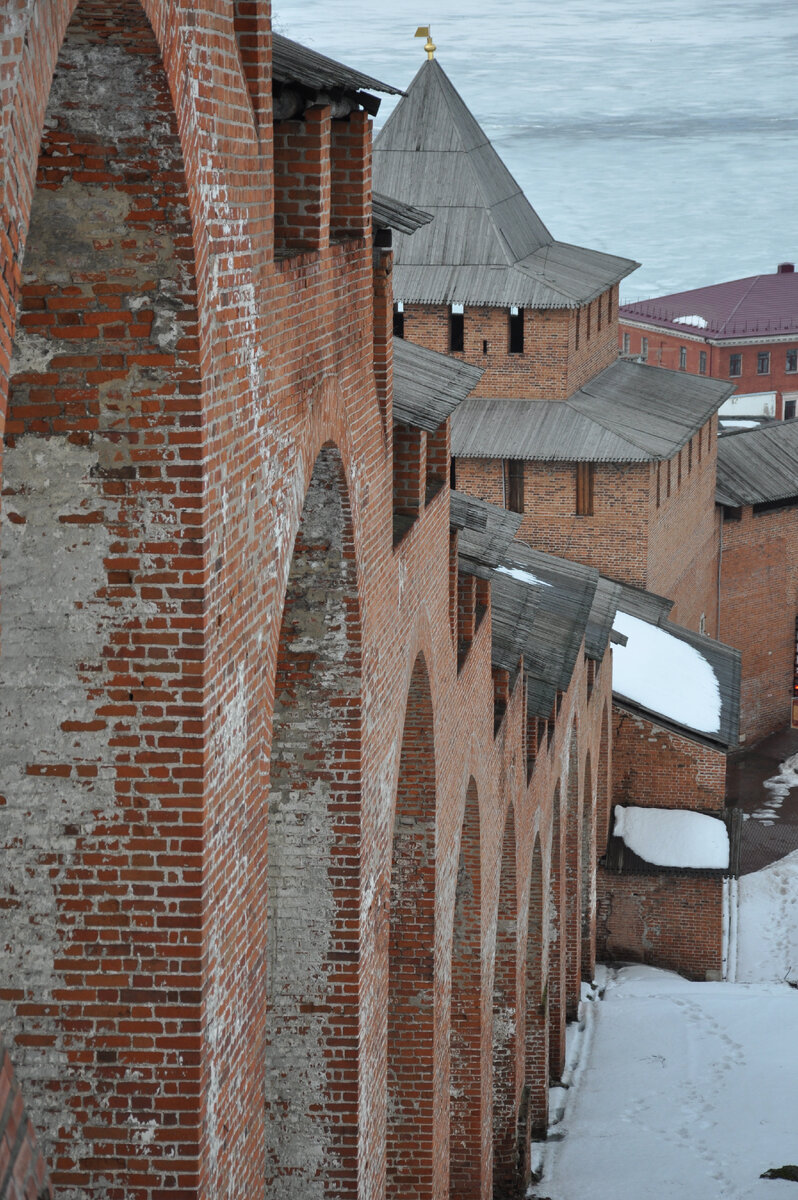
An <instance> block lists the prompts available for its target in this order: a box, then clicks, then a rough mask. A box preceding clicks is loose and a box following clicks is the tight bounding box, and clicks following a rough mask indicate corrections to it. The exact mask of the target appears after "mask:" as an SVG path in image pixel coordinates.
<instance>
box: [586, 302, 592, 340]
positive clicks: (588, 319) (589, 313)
mask: <svg viewBox="0 0 798 1200" xmlns="http://www.w3.org/2000/svg"><path fill="white" fill-rule="evenodd" d="M592 307H593V305H592V304H588V306H587V329H586V331H585V340H586V341H588V342H589V341H590V318H591V315H592V314H591V309H592Z"/></svg>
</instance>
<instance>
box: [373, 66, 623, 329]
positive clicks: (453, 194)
mask: <svg viewBox="0 0 798 1200" xmlns="http://www.w3.org/2000/svg"><path fill="white" fill-rule="evenodd" d="M374 183H375V187H376V188H378V189H379V190H380V191H381V192H385V193H387V194H388V195H391V196H395V197H396V198H397V199H399V200H403V201H405V202H406V203H410V204H414V205H417V206H418V207H419V208H423V209H425V210H426V211H428V212H431V213H432V214H433V218H434V219H433V221H432V222H431V224H430V225H428V226H427V227H425V228H424V229H420V230H418V231H417V232H416V233H414V234H413V236H412V238H411V237H402V236H399V237H397V239H396V242H397V245H396V253H395V264H394V276H393V283H394V295H395V296H396V298H397V300H403V301H407V302H416V303H428V304H440V303H445V304H453V303H454V304H458V303H459V304H486V305H496V306H501V307H505V306H509V305H519V306H522V307H530V308H572V307H576V306H577V305H579V304H585V303H587V302H588V301H589V300H591V299H593V297H594V296H598V295H599V294H600V293H601V292H603V291H605V290H606V289H607V288H608V287H609V286H610V285H611V284H612V283H615V282H617V281H618V280H619V279H622V278H623V277H624V276H625V275H627V274H628V273H629V272H630V271H632V270H634V268H635V266H636V265H637V264H636V263H634V262H632V261H631V260H629V259H625V258H617V257H616V256H614V255H610V254H601V253H599V252H598V251H594V250H584V249H582V248H580V247H578V246H571V245H568V244H566V243H564V242H557V241H555V239H554V238H553V237H552V235H551V234H550V233H549V231H548V229H547V228H546V226H545V225H544V224H543V222H542V221H541V219H540V217H539V216H538V214H537V213H536V212H535V210H534V208H533V207H532V205H531V204H530V203H529V201H528V200H527V198H526V196H525V195H524V193H523V192H522V191H521V188H520V187H519V186H518V184H517V182H516V181H515V179H514V178H513V176H512V175H511V174H510V172H509V171H508V170H507V168H506V166H505V165H504V163H503V162H502V160H501V159H500V158H499V155H498V154H497V153H496V151H495V150H494V148H493V146H492V145H491V143H490V141H489V140H488V137H487V136H486V134H485V133H484V131H483V130H482V129H481V128H480V126H479V124H478V122H477V121H476V120H475V118H474V116H473V115H472V114H471V112H470V111H469V110H468V108H467V106H466V104H465V103H464V101H463V99H462V97H461V96H460V95H459V93H458V92H457V91H456V89H455V88H454V86H453V85H452V83H451V80H450V79H449V77H448V76H447V74H446V72H445V71H444V70H443V68H442V67H441V65H440V63H439V62H437V60H434V59H433V60H432V61H428V62H425V63H424V65H423V66H422V67H421V69H420V70H419V71H418V73H417V75H416V77H415V79H414V80H413V82H412V83H411V84H410V87H409V88H408V90H407V94H406V95H405V96H404V98H403V99H402V100H401V101H400V102H399V104H398V105H397V107H396V109H395V110H394V112H393V113H392V114H391V116H390V117H389V119H388V121H387V122H386V124H385V127H384V129H383V130H382V131H381V132H380V134H379V136H378V137H377V139H376V142H375V145H374Z"/></svg>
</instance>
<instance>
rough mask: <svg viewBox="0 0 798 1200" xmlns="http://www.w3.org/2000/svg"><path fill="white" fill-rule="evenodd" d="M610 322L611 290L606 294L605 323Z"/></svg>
mask: <svg viewBox="0 0 798 1200" xmlns="http://www.w3.org/2000/svg"><path fill="white" fill-rule="evenodd" d="M611 320H612V288H610V290H609V291H608V292H607V322H608V323H609V322H610V321H611Z"/></svg>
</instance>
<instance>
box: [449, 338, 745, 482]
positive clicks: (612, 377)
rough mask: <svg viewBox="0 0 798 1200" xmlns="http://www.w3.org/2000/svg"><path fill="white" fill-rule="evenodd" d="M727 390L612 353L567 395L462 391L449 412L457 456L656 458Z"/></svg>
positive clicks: (676, 445)
mask: <svg viewBox="0 0 798 1200" xmlns="http://www.w3.org/2000/svg"><path fill="white" fill-rule="evenodd" d="M733 390H734V385H733V384H730V383H724V382H721V381H720V380H717V379H710V378H707V377H705V376H701V375H688V374H686V373H685V372H684V371H669V370H666V369H665V368H664V367H654V366H649V365H647V364H645V363H636V362H628V361H626V360H624V359H618V360H617V361H616V362H614V363H612V364H611V365H610V366H609V367H606V368H605V369H604V370H603V371H600V372H599V374H598V375H596V376H595V377H594V378H593V379H591V380H590V382H589V383H586V384H585V386H584V387H582V388H580V389H579V391H577V392H574V394H573V395H572V396H571V397H570V398H569V399H568V400H546V399H545V398H542V399H529V400H504V399H497V400H493V399H486V398H483V397H480V398H476V397H473V396H469V397H468V399H467V400H465V401H464V402H463V403H462V404H461V405H460V406H459V408H458V409H457V410H456V412H455V413H454V415H453V417H452V454H453V455H454V456H455V457H456V458H523V459H526V460H529V461H531V460H537V461H541V462H556V461H559V462H656V461H658V460H665V459H668V458H671V457H672V456H673V455H674V454H676V453H677V452H678V451H679V450H680V449H681V447H682V446H684V445H685V444H686V443H687V442H689V440H690V438H691V437H692V436H693V435H694V434H695V433H697V432H698V430H699V429H701V427H702V426H703V425H705V424H706V422H707V421H708V420H709V418H710V417H711V416H712V415H713V414H714V413H715V412H717V410H718V408H719V407H720V405H721V404H722V403H723V401H724V400H725V399H726V398H727V397H728V396H729V395H730V394H731V392H732V391H733Z"/></svg>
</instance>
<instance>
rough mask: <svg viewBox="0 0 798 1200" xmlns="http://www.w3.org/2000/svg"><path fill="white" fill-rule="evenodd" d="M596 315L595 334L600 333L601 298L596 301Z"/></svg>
mask: <svg viewBox="0 0 798 1200" xmlns="http://www.w3.org/2000/svg"><path fill="white" fill-rule="evenodd" d="M596 303H597V306H598V313H597V316H596V333H601V296H599V298H598V300H597V302H596Z"/></svg>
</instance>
